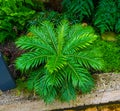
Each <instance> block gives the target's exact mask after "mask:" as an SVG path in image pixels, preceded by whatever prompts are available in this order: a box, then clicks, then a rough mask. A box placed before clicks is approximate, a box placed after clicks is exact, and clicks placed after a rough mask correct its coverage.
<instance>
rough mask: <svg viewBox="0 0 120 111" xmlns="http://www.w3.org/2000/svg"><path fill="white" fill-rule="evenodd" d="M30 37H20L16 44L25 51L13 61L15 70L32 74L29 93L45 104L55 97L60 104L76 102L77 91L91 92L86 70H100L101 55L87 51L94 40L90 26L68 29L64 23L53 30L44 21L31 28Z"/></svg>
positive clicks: (77, 25) (90, 50)
mask: <svg viewBox="0 0 120 111" xmlns="http://www.w3.org/2000/svg"><path fill="white" fill-rule="evenodd" d="M30 33H31V36H24V37H20V38H19V39H18V40H17V42H16V44H17V46H18V47H20V48H21V49H22V50H27V51H28V52H26V53H25V54H22V55H21V57H19V58H18V59H17V60H16V67H17V68H18V69H20V70H22V71H26V70H30V69H32V70H33V71H32V73H30V78H29V80H28V87H29V89H31V90H34V91H35V92H36V93H37V94H39V95H40V96H41V97H42V98H43V99H44V100H45V101H46V102H51V101H53V100H54V99H55V98H56V97H58V95H59V97H60V99H61V100H66V101H69V100H71V99H75V97H76V94H77V91H78V90H80V91H81V92H82V93H85V92H88V91H90V90H91V88H92V87H93V86H94V82H93V79H92V77H91V75H90V74H89V72H88V69H90V68H93V69H96V70H100V69H101V68H102V67H103V65H102V62H101V57H100V54H99V53H98V52H96V50H95V49H92V48H90V45H91V43H93V42H94V40H96V38H97V36H96V35H95V34H94V30H93V29H92V28H91V27H90V26H86V27H84V26H82V25H80V24H76V25H73V26H70V25H69V23H68V22H67V21H65V20H64V21H62V22H61V23H60V25H59V26H58V27H57V28H55V27H54V25H53V24H52V23H50V22H49V21H44V22H43V23H42V25H41V26H40V27H34V26H33V27H31V28H30ZM41 64H42V66H41ZM34 69H36V70H34Z"/></svg>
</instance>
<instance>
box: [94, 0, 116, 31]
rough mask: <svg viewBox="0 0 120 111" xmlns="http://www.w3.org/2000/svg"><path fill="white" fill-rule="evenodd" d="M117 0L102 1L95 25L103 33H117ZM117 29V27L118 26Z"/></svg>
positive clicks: (98, 8)
mask: <svg viewBox="0 0 120 111" xmlns="http://www.w3.org/2000/svg"><path fill="white" fill-rule="evenodd" d="M117 3H118V2H115V0H100V1H99V5H98V7H97V12H96V14H95V20H94V25H95V26H96V27H97V28H98V29H99V30H100V32H101V33H104V32H106V31H115V24H116V19H117V9H118V8H117V5H116V4H117ZM116 28H117V26H116Z"/></svg>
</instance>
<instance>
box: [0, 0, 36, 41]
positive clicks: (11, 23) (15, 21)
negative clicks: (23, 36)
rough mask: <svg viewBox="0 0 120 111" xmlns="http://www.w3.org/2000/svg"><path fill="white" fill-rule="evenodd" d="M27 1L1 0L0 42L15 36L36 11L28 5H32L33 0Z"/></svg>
mask: <svg viewBox="0 0 120 111" xmlns="http://www.w3.org/2000/svg"><path fill="white" fill-rule="evenodd" d="M25 1H26V2H23V1H22V0H19V1H17V0H0V43H1V42H3V41H4V40H5V39H7V38H9V39H11V38H12V39H13V38H15V37H16V35H17V34H19V33H20V31H21V30H23V29H24V26H25V24H26V22H27V21H28V20H29V19H30V18H31V16H32V15H33V14H34V13H35V11H33V10H31V9H30V8H28V7H27V6H26V5H32V2H31V0H25Z"/></svg>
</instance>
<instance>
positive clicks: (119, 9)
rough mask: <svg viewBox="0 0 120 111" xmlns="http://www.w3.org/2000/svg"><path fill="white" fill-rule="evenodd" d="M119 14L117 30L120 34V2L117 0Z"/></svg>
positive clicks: (117, 14)
mask: <svg viewBox="0 0 120 111" xmlns="http://www.w3.org/2000/svg"><path fill="white" fill-rule="evenodd" d="M116 4H117V13H116V16H117V21H116V25H115V30H116V32H117V33H119V32H120V0H117V3H116Z"/></svg>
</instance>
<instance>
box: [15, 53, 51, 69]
mask: <svg viewBox="0 0 120 111" xmlns="http://www.w3.org/2000/svg"><path fill="white" fill-rule="evenodd" d="M49 56H50V55H48V54H42V53H41V52H40V51H34V52H27V53H25V54H23V55H22V56H21V57H19V58H17V60H16V67H17V68H18V69H20V70H22V71H25V70H29V69H31V68H34V67H37V66H38V65H40V64H41V63H44V62H45V61H46V59H47V57H49Z"/></svg>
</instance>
